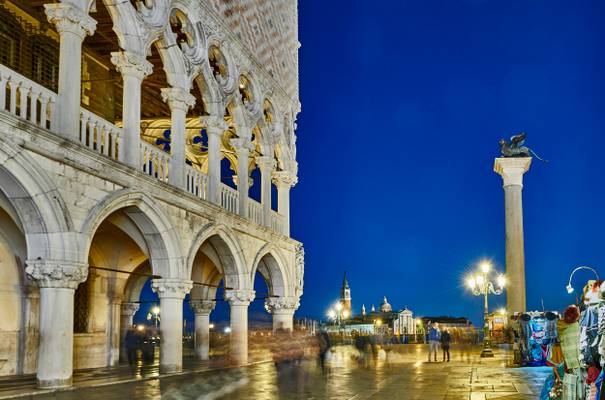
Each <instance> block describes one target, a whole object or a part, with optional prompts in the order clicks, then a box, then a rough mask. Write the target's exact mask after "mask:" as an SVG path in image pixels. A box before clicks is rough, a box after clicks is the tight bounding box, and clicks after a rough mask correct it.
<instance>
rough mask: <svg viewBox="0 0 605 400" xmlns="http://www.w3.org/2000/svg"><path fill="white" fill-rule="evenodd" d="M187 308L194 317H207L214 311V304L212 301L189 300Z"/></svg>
mask: <svg viewBox="0 0 605 400" xmlns="http://www.w3.org/2000/svg"><path fill="white" fill-rule="evenodd" d="M189 306H190V307H191V309H192V310H193V313H194V314H195V315H208V314H210V312H211V311H212V310H214V307H215V306H216V302H215V301H214V300H191V301H190V302H189Z"/></svg>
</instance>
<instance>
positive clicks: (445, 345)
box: [441, 329, 452, 362]
mask: <svg viewBox="0 0 605 400" xmlns="http://www.w3.org/2000/svg"><path fill="white" fill-rule="evenodd" d="M450 343H452V335H450V332H449V331H448V330H447V329H444V330H443V333H442V334H441V348H442V349H443V361H445V356H446V355H447V362H450Z"/></svg>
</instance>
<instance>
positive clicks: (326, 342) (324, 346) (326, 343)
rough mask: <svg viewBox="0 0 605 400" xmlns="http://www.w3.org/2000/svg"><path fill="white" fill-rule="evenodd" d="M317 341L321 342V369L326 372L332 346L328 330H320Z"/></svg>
mask: <svg viewBox="0 0 605 400" xmlns="http://www.w3.org/2000/svg"><path fill="white" fill-rule="evenodd" d="M317 341H318V342H319V364H320V365H321V371H322V372H326V357H327V356H328V352H329V351H330V347H331V345H330V336H329V335H328V332H326V331H321V332H319V333H318V334H317Z"/></svg>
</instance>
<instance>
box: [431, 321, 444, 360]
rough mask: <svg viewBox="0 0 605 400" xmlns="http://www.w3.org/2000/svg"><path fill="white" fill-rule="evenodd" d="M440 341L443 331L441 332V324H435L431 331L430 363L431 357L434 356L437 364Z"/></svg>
mask: <svg viewBox="0 0 605 400" xmlns="http://www.w3.org/2000/svg"><path fill="white" fill-rule="evenodd" d="M439 340H441V331H439V324H438V323H437V322H433V323H432V324H431V328H430V329H429V362H431V355H432V354H434V355H435V356H434V357H435V362H437V351H438V350H439Z"/></svg>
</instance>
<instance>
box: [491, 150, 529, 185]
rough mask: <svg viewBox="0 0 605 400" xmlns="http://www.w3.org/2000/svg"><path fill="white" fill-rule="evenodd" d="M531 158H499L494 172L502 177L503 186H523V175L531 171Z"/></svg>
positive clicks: (495, 163) (495, 162)
mask: <svg viewBox="0 0 605 400" xmlns="http://www.w3.org/2000/svg"><path fill="white" fill-rule="evenodd" d="M530 165H531V157H508V158H506V157H499V158H496V160H495V161H494V171H495V172H496V173H498V174H500V175H501V176H502V181H503V186H504V187H506V186H523V174H525V173H526V172H527V170H529V166H530Z"/></svg>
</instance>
